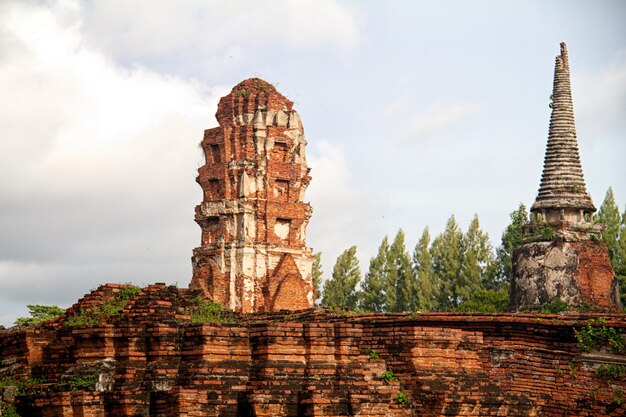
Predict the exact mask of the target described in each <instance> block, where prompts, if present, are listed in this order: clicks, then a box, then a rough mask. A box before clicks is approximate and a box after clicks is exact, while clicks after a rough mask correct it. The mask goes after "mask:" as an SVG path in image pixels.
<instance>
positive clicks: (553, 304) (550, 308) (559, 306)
mask: <svg viewBox="0 0 626 417" xmlns="http://www.w3.org/2000/svg"><path fill="white" fill-rule="evenodd" d="M567 308H568V305H567V303H566V302H565V301H563V300H561V299H560V298H558V297H556V298H553V299H552V301H550V302H549V303H548V304H546V305H545V306H544V307H543V309H542V310H541V312H542V313H543V314H557V313H560V312H562V311H567Z"/></svg>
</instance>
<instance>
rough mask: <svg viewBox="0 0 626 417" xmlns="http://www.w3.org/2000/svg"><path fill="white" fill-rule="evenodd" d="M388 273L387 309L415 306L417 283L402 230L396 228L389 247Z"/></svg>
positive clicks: (402, 309)
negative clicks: (396, 231)
mask: <svg viewBox="0 0 626 417" xmlns="http://www.w3.org/2000/svg"><path fill="white" fill-rule="evenodd" d="M388 260H389V275H388V276H387V288H388V290H387V305H388V309H389V310H388V311H394V312H399V311H410V310H413V309H415V308H416V307H417V306H416V300H417V297H416V295H417V294H416V292H417V284H416V282H415V276H414V275H413V268H412V267H411V256H410V255H409V253H408V252H407V250H406V246H405V244H404V232H403V231H402V229H400V230H398V233H397V234H396V237H395V238H394V240H393V243H392V244H391V247H390V248H389V258H388Z"/></svg>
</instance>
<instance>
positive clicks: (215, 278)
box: [190, 78, 313, 313]
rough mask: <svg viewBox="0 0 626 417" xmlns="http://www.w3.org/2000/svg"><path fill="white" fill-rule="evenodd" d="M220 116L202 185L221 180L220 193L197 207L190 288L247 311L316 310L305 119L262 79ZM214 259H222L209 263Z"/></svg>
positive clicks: (234, 94) (241, 89) (223, 105)
mask: <svg viewBox="0 0 626 417" xmlns="http://www.w3.org/2000/svg"><path fill="white" fill-rule="evenodd" d="M216 117H217V120H218V122H219V127H217V128H213V129H208V130H207V131H205V135H204V139H203V142H202V143H203V145H202V146H203V148H204V149H218V150H221V151H220V158H215V157H211V158H209V157H208V155H205V158H206V163H205V165H204V166H202V167H200V168H199V169H198V173H199V175H198V183H199V184H200V185H201V186H202V187H203V189H205V190H206V189H208V187H209V186H210V185H212V186H213V188H216V187H215V183H219V192H217V191H212V192H205V193H204V194H205V195H204V201H203V202H202V203H201V204H199V205H198V206H197V207H196V216H195V220H196V222H197V223H198V224H199V225H200V227H201V228H202V236H203V241H202V246H200V247H198V248H196V249H194V251H193V258H192V265H193V278H192V282H191V284H190V287H192V288H198V289H201V290H202V291H203V292H204V294H205V296H207V297H209V298H211V299H213V300H215V301H216V302H219V303H221V304H222V305H224V306H227V307H230V308H233V309H235V310H236V311H241V312H244V313H247V312H258V311H273V310H274V309H284V308H293V309H298V308H305V307H311V306H312V305H313V298H312V295H310V294H312V293H313V287H312V282H311V267H312V263H313V255H312V250H311V249H310V248H307V247H306V243H305V236H306V226H307V224H308V221H309V218H310V216H311V213H312V211H311V206H310V205H309V204H308V203H305V202H304V198H305V194H304V191H305V190H306V186H307V185H308V183H309V181H310V180H311V177H310V176H309V168H308V167H307V165H306V158H305V149H304V148H305V145H306V140H305V138H304V131H303V128H302V123H301V120H300V117H299V116H298V115H297V113H295V110H294V109H293V103H292V102H291V101H290V100H288V99H287V98H286V97H284V96H282V95H281V94H280V93H279V92H278V91H276V89H275V88H274V87H273V86H272V85H271V84H268V83H266V82H265V81H263V80H260V79H256V78H253V79H249V80H245V81H243V82H241V83H240V84H238V85H237V86H235V87H234V88H233V90H232V91H231V93H230V94H229V95H227V96H225V97H223V98H222V99H221V100H220V103H219V105H218V110H217V114H216ZM277 143H278V145H277ZM221 155H224V157H223V158H222V157H221ZM210 181H213V183H211V182H210ZM209 218H219V219H220V221H219V222H211V221H210V220H208V219H209ZM209 225H211V226H209ZM292 229H293V232H292ZM205 237H210V238H205ZM212 259H219V260H220V262H219V263H217V264H215V266H211V265H212V264H211V262H212V261H211V260H212ZM218 264H219V265H220V266H219V267H218V266H217V265H218Z"/></svg>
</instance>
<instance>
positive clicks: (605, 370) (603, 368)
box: [596, 364, 626, 379]
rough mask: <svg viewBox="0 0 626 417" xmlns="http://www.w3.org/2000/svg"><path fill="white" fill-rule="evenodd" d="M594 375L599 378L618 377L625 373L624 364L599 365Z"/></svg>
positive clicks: (625, 367)
mask: <svg viewBox="0 0 626 417" xmlns="http://www.w3.org/2000/svg"><path fill="white" fill-rule="evenodd" d="M596 375H598V376H599V377H601V378H609V379H619V378H622V377H624V376H625V375H626V366H624V365H616V364H611V365H600V366H599V367H598V368H597V369H596Z"/></svg>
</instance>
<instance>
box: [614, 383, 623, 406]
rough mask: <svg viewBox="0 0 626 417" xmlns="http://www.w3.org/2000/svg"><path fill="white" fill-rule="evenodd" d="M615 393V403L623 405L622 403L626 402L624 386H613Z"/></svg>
mask: <svg viewBox="0 0 626 417" xmlns="http://www.w3.org/2000/svg"><path fill="white" fill-rule="evenodd" d="M613 395H614V396H613V404H616V405H622V403H623V402H624V388H622V387H615V388H613Z"/></svg>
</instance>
